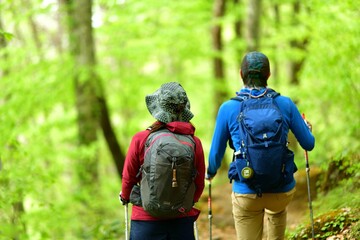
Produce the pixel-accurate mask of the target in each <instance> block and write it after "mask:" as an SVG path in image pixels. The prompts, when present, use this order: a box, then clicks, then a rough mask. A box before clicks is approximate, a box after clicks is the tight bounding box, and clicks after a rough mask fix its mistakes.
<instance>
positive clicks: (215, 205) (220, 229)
mask: <svg viewBox="0 0 360 240" xmlns="http://www.w3.org/2000/svg"><path fill="white" fill-rule="evenodd" d="M304 171H305V170H304ZM316 176H318V175H317V174H316ZM295 178H296V181H297V185H296V189H297V190H296V193H295V196H294V198H293V200H292V201H291V203H290V204H289V206H288V209H287V211H288V215H287V230H288V231H289V230H290V231H293V230H295V229H296V227H297V226H298V225H299V224H300V223H303V222H306V221H308V220H309V219H310V211H309V205H308V194H307V182H306V176H305V173H302V172H301V173H296V174H295ZM313 178H314V179H313ZM310 183H311V196H312V198H313V199H314V198H315V197H316V196H315V194H316V191H315V187H316V179H315V177H313V176H311V180H310ZM206 184H208V182H206ZM206 191H207V189H205V191H204V194H203V197H202V198H201V201H202V202H203V203H202V204H201V206H202V207H201V214H200V216H199V219H198V221H197V227H198V233H199V240H206V239H209V219H208V208H207V206H208V205H207V203H206V204H205V203H204V202H205V201H206V202H207V197H208V192H206ZM211 191H212V194H211V195H212V215H213V219H212V239H213V240H235V239H236V233H235V228H234V224H233V218H232V204H231V184H229V183H224V184H221V185H216V186H212V188H211ZM264 228H265V229H264V235H263V239H266V226H265V227H264Z"/></svg>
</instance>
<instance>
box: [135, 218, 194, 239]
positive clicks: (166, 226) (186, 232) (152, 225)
mask: <svg viewBox="0 0 360 240" xmlns="http://www.w3.org/2000/svg"><path fill="white" fill-rule="evenodd" d="M130 240H195V236H194V218H193V217H184V218H176V219H170V220H161V221H134V220H132V221H131V229H130Z"/></svg>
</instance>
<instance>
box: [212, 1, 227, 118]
mask: <svg viewBox="0 0 360 240" xmlns="http://www.w3.org/2000/svg"><path fill="white" fill-rule="evenodd" d="M224 13H225V0H215V1H214V6H213V19H214V22H215V24H214V26H213V27H212V42H213V49H214V51H215V53H216V55H215V56H214V58H213V69H214V78H215V86H216V90H215V106H214V107H215V109H216V111H217V109H218V108H219V107H220V105H221V103H222V102H223V101H224V99H225V97H226V91H225V90H224V89H225V88H224V86H226V83H225V70H224V60H223V58H222V54H223V53H222V51H223V39H222V26H221V23H220V19H221V18H222V17H223V16H224Z"/></svg>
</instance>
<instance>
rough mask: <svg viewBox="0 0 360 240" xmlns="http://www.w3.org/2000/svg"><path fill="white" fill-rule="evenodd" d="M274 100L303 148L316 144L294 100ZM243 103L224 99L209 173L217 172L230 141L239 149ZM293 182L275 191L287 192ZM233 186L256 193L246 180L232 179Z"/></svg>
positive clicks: (278, 98) (247, 91)
mask: <svg viewBox="0 0 360 240" xmlns="http://www.w3.org/2000/svg"><path fill="white" fill-rule="evenodd" d="M265 90H266V88H263V89H261V90H257V89H252V90H250V89H247V88H243V89H241V90H240V93H251V95H254V96H258V95H260V94H262V93H263V92H264V91H265ZM237 94H239V93H237ZM275 101H276V103H277V104H278V107H279V109H280V111H281V113H282V115H283V120H284V124H283V127H284V132H285V133H286V134H288V132H289V129H290V130H291V131H292V133H293V134H294V135H295V137H296V139H297V140H298V142H299V143H300V145H301V147H302V148H303V149H305V150H307V151H310V150H312V149H313V148H314V146H315V138H314V136H313V135H312V133H311V132H310V130H309V128H308V127H307V125H306V124H305V122H304V120H303V118H302V116H301V114H300V112H299V110H298V109H297V107H296V105H295V104H294V103H293V101H292V100H291V99H290V98H288V97H285V96H278V97H276V98H275ZM240 104H241V102H239V101H236V100H228V101H226V102H224V103H223V104H222V105H221V106H220V108H219V111H218V114H217V118H216V123H215V130H214V134H213V138H212V143H211V148H210V154H209V163H208V169H207V172H208V174H209V175H210V176H214V175H215V174H216V172H217V170H218V168H219V167H220V165H221V161H222V159H223V157H224V154H225V150H226V146H227V144H228V143H232V145H233V146H231V144H230V146H231V147H233V148H234V149H235V150H238V149H240V145H239V144H240V131H239V123H238V122H237V116H238V114H239V111H240ZM234 149H233V150H234ZM294 186H295V180H293V181H292V182H291V183H289V184H287V185H285V186H283V187H282V188H280V189H276V190H274V192H287V191H290V190H291V189H292V188H294ZM232 189H233V191H234V192H235V193H241V194H248V193H256V192H255V191H254V190H252V189H250V188H249V187H248V186H247V185H246V184H245V183H241V182H239V181H233V186H232Z"/></svg>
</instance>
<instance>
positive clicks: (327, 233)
mask: <svg viewBox="0 0 360 240" xmlns="http://www.w3.org/2000/svg"><path fill="white" fill-rule="evenodd" d="M358 210H359V209H353V210H352V212H351V211H350V210H349V209H342V210H337V211H332V212H328V213H326V214H324V215H322V216H319V217H317V218H316V219H315V220H314V236H315V239H328V237H331V236H336V235H338V234H342V235H349V231H348V229H350V232H351V234H353V232H354V234H357V233H356V226H357V225H358V224H359V221H360V219H359V218H358V217H356V216H355V214H356V212H357V211H358ZM352 227H354V228H355V229H352ZM344 231H345V233H344ZM311 236H312V228H311V226H310V225H308V226H305V227H304V226H300V227H298V229H297V231H296V232H295V233H293V234H291V235H290V236H289V238H288V239H289V240H298V239H299V240H300V239H309V238H311Z"/></svg>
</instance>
